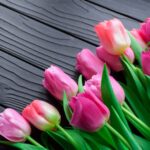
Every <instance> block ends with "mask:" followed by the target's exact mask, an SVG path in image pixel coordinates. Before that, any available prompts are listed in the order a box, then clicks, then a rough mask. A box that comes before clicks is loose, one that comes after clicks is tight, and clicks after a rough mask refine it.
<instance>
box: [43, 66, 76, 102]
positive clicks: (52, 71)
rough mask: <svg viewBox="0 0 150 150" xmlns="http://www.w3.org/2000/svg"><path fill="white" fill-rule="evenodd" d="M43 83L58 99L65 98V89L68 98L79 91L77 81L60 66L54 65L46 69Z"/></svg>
mask: <svg viewBox="0 0 150 150" xmlns="http://www.w3.org/2000/svg"><path fill="white" fill-rule="evenodd" d="M43 85H44V87H45V88H46V89H47V90H48V91H49V92H50V93H51V94H52V95H53V96H54V97H55V98H57V99H58V100H62V99H63V94H64V91H65V92H66V94H67V97H68V99H70V98H71V97H72V96H75V95H76V93H77V91H78V86H77V84H76V82H75V81H74V80H73V79H72V78H70V77H69V76H68V75H67V74H65V73H64V72H63V71H62V70H61V69H60V68H58V67H56V66H53V65H51V67H50V68H48V69H46V70H45V72H44V80H43Z"/></svg>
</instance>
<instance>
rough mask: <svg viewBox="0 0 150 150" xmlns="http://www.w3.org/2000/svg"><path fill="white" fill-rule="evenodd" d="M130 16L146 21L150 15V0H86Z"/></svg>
mask: <svg viewBox="0 0 150 150" xmlns="http://www.w3.org/2000/svg"><path fill="white" fill-rule="evenodd" d="M86 1H90V2H91V3H95V4H98V5H99V6H103V7H105V8H106V9H107V8H108V9H110V10H113V11H115V12H118V13H120V14H124V15H127V16H128V17H131V18H134V19H137V20H139V21H144V20H145V18H147V17H150V0H86Z"/></svg>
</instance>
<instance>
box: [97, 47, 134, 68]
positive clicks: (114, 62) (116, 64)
mask: <svg viewBox="0 0 150 150" xmlns="http://www.w3.org/2000/svg"><path fill="white" fill-rule="evenodd" d="M96 54H97V56H98V57H99V58H100V59H101V60H102V61H104V62H105V63H106V64H107V65H108V66H109V67H110V69H112V70H114V71H121V70H123V67H122V64H121V61H120V56H117V55H112V54H110V53H108V52H107V51H106V49H105V48H104V47H103V46H100V47H97V48H96ZM124 54H125V56H127V58H128V59H129V60H130V62H131V63H133V61H134V53H133V51H132V49H131V48H127V49H126V50H125V52H124Z"/></svg>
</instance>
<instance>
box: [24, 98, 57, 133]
mask: <svg viewBox="0 0 150 150" xmlns="http://www.w3.org/2000/svg"><path fill="white" fill-rule="evenodd" d="M22 115H23V116H24V117H25V118H26V119H27V120H28V121H29V122H30V123H31V124H33V125H34V126H35V127H36V128H38V129H40V130H42V131H46V130H54V129H55V128H56V126H57V125H58V124H59V123H60V114H59V112H58V110H57V109H56V108H55V107H54V106H52V105H50V104H48V103H47V102H44V101H41V100H34V101H33V102H32V103H31V104H29V105H28V106H26V107H25V108H24V110H23V112H22Z"/></svg>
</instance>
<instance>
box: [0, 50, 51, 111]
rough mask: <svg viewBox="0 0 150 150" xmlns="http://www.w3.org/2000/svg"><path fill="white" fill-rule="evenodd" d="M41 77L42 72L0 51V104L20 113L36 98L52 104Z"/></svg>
mask: <svg viewBox="0 0 150 150" xmlns="http://www.w3.org/2000/svg"><path fill="white" fill-rule="evenodd" d="M42 75H43V71H42V70H40V69H38V68H36V67H34V66H32V65H30V64H28V63H25V62H23V61H22V60H20V59H17V58H15V57H13V56H10V55H8V54H6V53H4V52H2V51H0V104H2V105H3V106H5V107H11V108H14V109H17V110H18V111H21V110H22V109H23V108H24V106H26V105H27V104H28V103H30V102H31V101H32V100H33V99H36V98H39V99H43V100H49V102H52V101H53V100H52V99H49V98H48V96H49V95H48V94H47V91H46V90H45V89H44V88H43V87H42V84H41V83H42Z"/></svg>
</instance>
